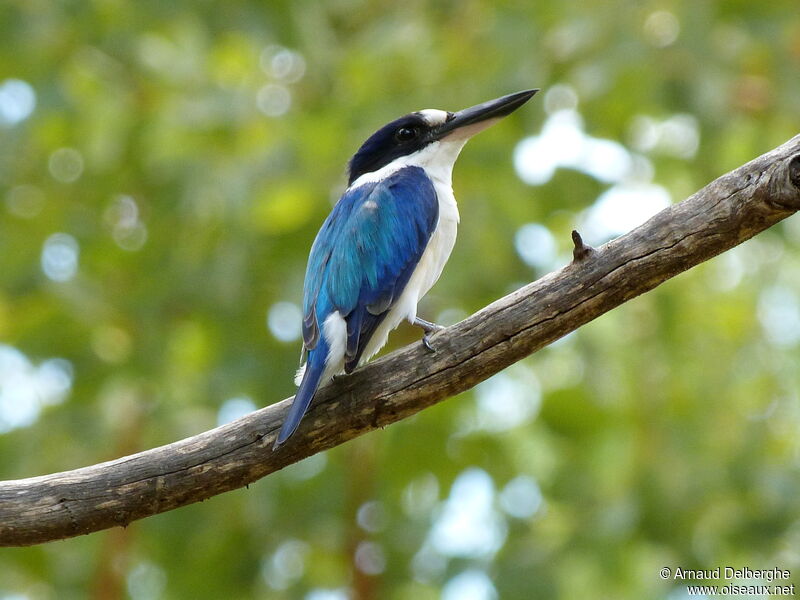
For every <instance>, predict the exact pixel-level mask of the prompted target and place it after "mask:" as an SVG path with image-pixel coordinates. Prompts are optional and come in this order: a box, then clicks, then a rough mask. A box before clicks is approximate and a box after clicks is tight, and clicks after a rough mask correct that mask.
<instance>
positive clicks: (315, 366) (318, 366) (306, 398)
mask: <svg viewBox="0 0 800 600" xmlns="http://www.w3.org/2000/svg"><path fill="white" fill-rule="evenodd" d="M327 354H328V345H327V344H326V343H325V342H324V341H323V340H320V343H319V344H317V347H316V348H314V349H313V350H312V351H311V352H309V353H308V360H307V361H306V370H305V372H304V373H303V381H301V382H300V387H299V388H298V389H297V393H296V394H295V396H294V401H293V402H292V405H291V406H290V407H289V414H288V415H286V420H285V421H284V422H283V427H281V432H280V433H279V434H278V439H276V440H275V445H274V446H272V449H273V450H276V449H277V448H278V447H279V446H280V445H281V444H283V443H284V442H285V441H286V440H288V439H289V437H290V436H291V435H292V434H293V433H294V432H295V430H296V429H297V426H298V425H300V421H302V419H303V416H304V415H305V414H306V411H307V410H308V405H309V404H311V400H312V399H313V398H314V394H315V393H316V391H317V388H318V387H319V384H320V379H321V378H322V373H323V371H324V370H325V359H326V358H327Z"/></svg>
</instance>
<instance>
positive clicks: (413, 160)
mask: <svg viewBox="0 0 800 600" xmlns="http://www.w3.org/2000/svg"><path fill="white" fill-rule="evenodd" d="M467 139H469V138H462V139H451V138H445V139H443V140H439V141H436V142H431V143H430V144H428V145H427V146H425V147H424V148H422V149H421V150H418V151H416V152H414V153H413V154H409V155H407V156H401V157H400V158H396V159H394V160H393V161H392V162H390V163H389V164H388V165H386V166H383V167H381V168H380V169H378V170H377V171H372V172H371V173H364V174H363V175H361V176H360V177H359V178H358V179H356V180H355V181H354V182H353V183H352V184H351V185H350V189H353V188H357V187H358V186H360V185H363V184H365V183H368V182H371V181H381V180H383V179H386V178H387V177H388V176H389V175H391V174H392V173H394V172H396V171H399V170H400V169H402V168H404V167H420V168H422V169H424V170H425V172H426V173H427V174H428V177H430V178H431V179H432V180H433V182H434V184H439V185H445V186H447V187H448V188H450V187H452V181H453V165H455V162H456V159H457V158H458V155H459V153H460V152H461V149H462V148H463V147H464V144H466V143H467ZM437 187H438V185H437Z"/></svg>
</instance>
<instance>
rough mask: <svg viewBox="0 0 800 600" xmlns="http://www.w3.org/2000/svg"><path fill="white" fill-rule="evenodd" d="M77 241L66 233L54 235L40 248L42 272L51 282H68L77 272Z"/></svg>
mask: <svg viewBox="0 0 800 600" xmlns="http://www.w3.org/2000/svg"><path fill="white" fill-rule="evenodd" d="M79 254H80V247H79V246H78V241H77V240H76V239H75V238H74V237H72V236H71V235H69V234H68V233H54V234H53V235H51V236H50V237H48V238H47V240H45V242H44V247H43V248H42V258H41V263H42V270H43V271H44V274H45V275H47V277H48V278H50V279H52V280H53V281H58V282H65V281H69V280H70V279H72V278H73V277H75V274H76V273H77V272H78V256H79Z"/></svg>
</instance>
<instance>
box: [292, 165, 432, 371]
mask: <svg viewBox="0 0 800 600" xmlns="http://www.w3.org/2000/svg"><path fill="white" fill-rule="evenodd" d="M438 220H439V203H438V200H437V198H436V191H435V190H434V187H433V183H432V182H431V180H430V179H429V178H428V177H427V175H426V174H425V171H423V170H422V169H421V168H419V167H404V168H402V169H400V170H398V171H397V172H395V173H394V174H392V175H391V176H389V177H387V178H386V179H384V180H383V181H379V182H371V183H365V184H363V185H361V186H359V187H357V188H355V189H348V190H347V191H346V192H345V193H344V195H343V196H342V197H341V198H340V199H339V202H337V203H336V206H335V207H334V208H333V211H332V212H331V214H330V215H328V218H327V219H326V220H325V223H324V224H323V225H322V228H321V229H320V231H319V233H318V234H317V237H316V239H315V240H314V245H313V246H312V247H311V254H310V256H309V258H308V267H307V269H306V278H305V289H304V294H303V342H304V346H305V348H306V350H313V349H314V348H315V347H316V345H317V343H318V341H319V337H320V329H321V327H322V324H323V323H324V322H325V319H326V317H327V316H328V315H330V314H331V313H332V312H333V311H339V312H340V313H341V314H342V315H343V316H344V318H345V321H346V322H347V348H346V352H345V370H346V371H347V372H350V371H352V370H353V369H354V368H355V367H356V365H357V364H358V360H359V358H360V357H361V354H362V352H363V351H364V348H365V346H366V344H367V342H368V341H369V339H370V337H371V336H372V333H373V332H374V331H375V328H376V327H377V326H378V325H379V324H380V322H381V321H382V320H383V319H384V317H385V316H386V314H387V313H388V311H389V309H390V308H391V307H392V305H393V304H394V302H395V300H396V299H397V298H398V297H399V296H400V294H401V293H402V291H403V289H404V288H405V286H406V284H407V283H408V280H409V278H410V277H411V274H412V273H413V271H414V268H415V267H416V266H417V263H418V262H419V259H420V257H421V256H422V253H423V251H424V250H425V247H426V246H427V244H428V240H429V239H430V237H431V234H432V233H433V231H434V229H435V228H436V224H437V222H438Z"/></svg>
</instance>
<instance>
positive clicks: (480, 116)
mask: <svg viewBox="0 0 800 600" xmlns="http://www.w3.org/2000/svg"><path fill="white" fill-rule="evenodd" d="M538 91H539V90H538V89H535V90H525V91H522V92H516V93H514V94H508V95H507V96H503V97H501V98H496V99H494V100H489V101H488V102H483V103H482V104H476V105H475V106H471V107H470V108H465V109H464V110H460V111H458V112H457V113H454V114H453V116H452V117H451V118H449V119H448V120H447V121H445V122H444V123H443V124H442V125H441V126H440V127H439V128H438V129H436V131H435V132H433V135H434V137H435V138H436V139H439V140H441V139H444V138H447V137H450V136H451V135H452V136H453V137H457V138H458V139H466V138H469V137H472V136H473V135H475V134H476V133H478V132H479V131H483V130H484V129H486V128H487V127H490V126H491V125H493V124H494V123H496V122H497V121H499V120H500V119H502V118H503V117H505V116H507V115H510V114H511V113H512V112H514V111H515V110H517V109H518V108H519V107H520V106H522V105H523V104H525V103H526V102H527V101H528V100H530V99H531V97H533V95H534V94H535V93H536V92H538Z"/></svg>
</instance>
